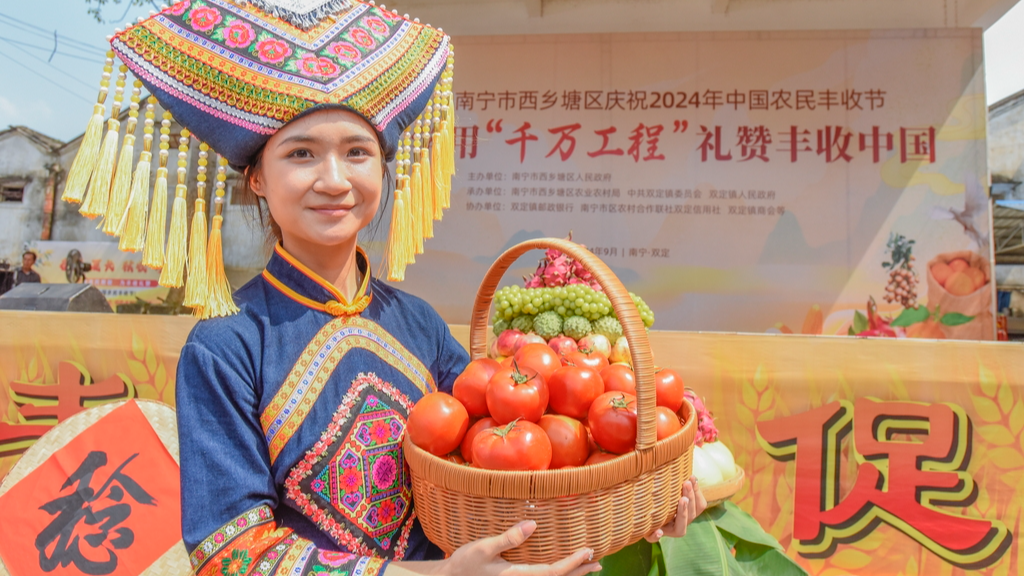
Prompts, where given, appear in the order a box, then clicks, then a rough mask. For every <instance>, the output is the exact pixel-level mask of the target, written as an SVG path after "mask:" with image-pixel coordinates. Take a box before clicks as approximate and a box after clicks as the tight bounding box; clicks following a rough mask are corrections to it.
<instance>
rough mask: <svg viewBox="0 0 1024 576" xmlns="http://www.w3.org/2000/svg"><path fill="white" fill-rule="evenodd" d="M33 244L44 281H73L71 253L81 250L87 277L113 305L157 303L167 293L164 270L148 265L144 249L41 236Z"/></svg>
mask: <svg viewBox="0 0 1024 576" xmlns="http://www.w3.org/2000/svg"><path fill="white" fill-rule="evenodd" d="M30 248H31V250H32V251H33V252H35V253H36V254H37V255H38V257H39V259H38V260H37V261H36V266H35V269H36V271H37V272H39V276H40V278H41V279H42V281H43V282H45V283H49V284H67V283H68V282H69V273H68V255H69V254H70V252H71V251H72V250H78V252H79V253H80V254H81V262H82V263H84V264H88V265H89V267H90V270H88V271H85V272H84V274H85V279H84V280H83V281H84V282H85V283H87V284H92V285H93V286H95V287H96V288H98V289H99V291H100V292H102V293H103V295H104V296H106V298H107V300H108V301H110V305H111V306H112V307H113V306H116V305H117V304H135V303H136V302H138V300H139V299H141V300H144V301H146V302H149V303H153V304H155V303H158V302H159V300H160V299H161V298H165V297H166V296H167V291H168V289H167V288H164V287H163V286H160V284H159V283H158V280H159V279H160V270H155V269H151V268H148V267H146V266H144V265H143V264H142V254H141V253H139V254H132V253H128V252H121V251H120V250H118V249H117V242H62V241H45V240H40V241H37V242H34V243H32V245H31V247H30Z"/></svg>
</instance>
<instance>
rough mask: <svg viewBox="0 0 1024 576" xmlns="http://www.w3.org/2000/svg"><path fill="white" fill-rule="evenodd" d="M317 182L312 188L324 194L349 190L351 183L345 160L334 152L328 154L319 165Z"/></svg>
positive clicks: (343, 192)
mask: <svg viewBox="0 0 1024 576" xmlns="http://www.w3.org/2000/svg"><path fill="white" fill-rule="evenodd" d="M317 184H318V186H314V190H316V191H317V192H323V193H325V194H345V193H346V192H348V191H349V190H351V189H352V183H351V182H350V181H349V174H348V167H347V166H346V164H345V162H344V161H343V160H342V159H341V158H338V157H337V156H335V155H334V154H330V155H328V156H327V158H326V159H325V161H324V163H323V164H322V165H321V170H320V174H319V178H317Z"/></svg>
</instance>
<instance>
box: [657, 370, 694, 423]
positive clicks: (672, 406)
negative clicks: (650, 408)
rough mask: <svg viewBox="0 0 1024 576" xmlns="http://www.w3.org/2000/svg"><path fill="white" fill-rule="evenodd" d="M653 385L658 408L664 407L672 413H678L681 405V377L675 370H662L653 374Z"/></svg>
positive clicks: (684, 388) (682, 391) (683, 389)
mask: <svg viewBox="0 0 1024 576" xmlns="http://www.w3.org/2000/svg"><path fill="white" fill-rule="evenodd" d="M654 385H655V387H656V389H657V396H658V406H664V407H665V408H668V409H669V410H671V411H673V412H679V408H680V407H681V406H682V405H683V393H684V392H686V386H683V377H682V376H680V375H679V373H678V372H676V371H675V370H669V369H668V368H662V369H661V370H658V371H657V372H655V373H654Z"/></svg>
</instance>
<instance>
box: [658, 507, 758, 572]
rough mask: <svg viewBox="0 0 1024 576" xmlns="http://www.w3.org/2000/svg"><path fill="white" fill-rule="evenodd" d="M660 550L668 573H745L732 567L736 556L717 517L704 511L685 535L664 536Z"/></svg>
mask: <svg viewBox="0 0 1024 576" xmlns="http://www.w3.org/2000/svg"><path fill="white" fill-rule="evenodd" d="M661 553H662V556H663V557H664V560H665V572H664V574H665V575H667V576H677V575H678V576H683V575H685V576H720V575H722V574H729V575H731V576H735V575H742V574H743V573H742V572H737V573H733V572H731V571H730V570H729V568H730V566H729V560H730V559H732V560H733V562H735V559H734V558H733V556H732V552H731V551H730V550H729V549H728V548H727V547H726V543H725V541H724V540H723V539H722V535H721V534H720V533H719V532H718V527H717V526H715V521H714V520H712V519H711V517H710V516H709V515H708V514H701V515H700V516H698V517H697V519H696V520H694V521H693V523H691V524H690V526H689V527H688V528H687V529H686V536H684V537H683V538H662V539H661Z"/></svg>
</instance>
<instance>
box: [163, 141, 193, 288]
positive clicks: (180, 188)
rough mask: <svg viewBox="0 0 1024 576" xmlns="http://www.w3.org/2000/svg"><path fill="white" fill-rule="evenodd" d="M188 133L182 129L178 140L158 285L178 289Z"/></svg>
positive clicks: (183, 241)
mask: <svg viewBox="0 0 1024 576" xmlns="http://www.w3.org/2000/svg"><path fill="white" fill-rule="evenodd" d="M188 137H189V132H188V130H185V129H184V128H182V130H181V138H179V139H178V185H177V186H176V187H175V188H174V204H173V205H172V206H171V231H170V233H169V234H168V235H167V253H166V255H165V256H164V269H163V271H162V272H161V273H160V285H161V286H169V287H171V288H180V287H181V285H182V284H183V280H184V275H185V255H186V253H187V252H186V251H187V244H188V225H187V223H186V218H187V216H186V212H187V211H188V206H187V205H186V203H185V196H186V195H187V194H188V189H187V188H186V186H185V176H186V173H187V170H188V143H189V140H188Z"/></svg>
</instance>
